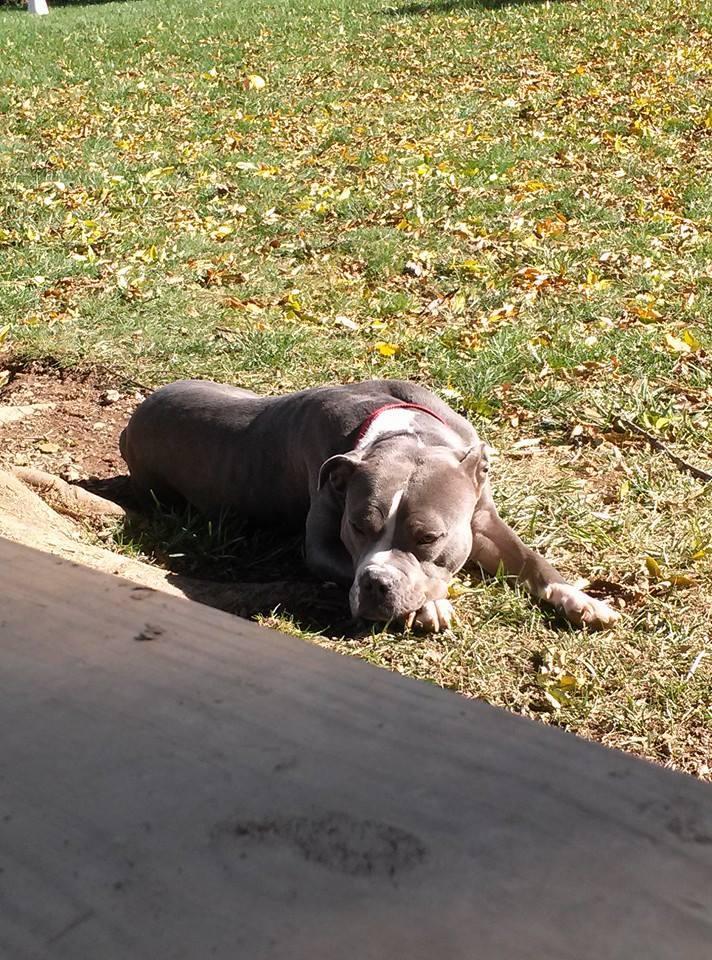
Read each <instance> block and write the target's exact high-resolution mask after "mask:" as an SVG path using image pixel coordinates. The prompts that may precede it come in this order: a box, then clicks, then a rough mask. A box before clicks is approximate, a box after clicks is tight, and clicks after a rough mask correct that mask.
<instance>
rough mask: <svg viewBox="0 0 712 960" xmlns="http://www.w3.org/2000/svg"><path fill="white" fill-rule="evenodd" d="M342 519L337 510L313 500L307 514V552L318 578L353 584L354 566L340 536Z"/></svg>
mask: <svg viewBox="0 0 712 960" xmlns="http://www.w3.org/2000/svg"><path fill="white" fill-rule="evenodd" d="M340 521H341V518H340V516H339V515H338V513H336V512H335V511H332V510H330V509H328V507H326V506H325V505H323V504H320V503H314V502H313V503H312V506H311V509H310V510H309V514H308V516H307V522H306V534H305V539H304V555H305V559H306V562H307V566H308V567H309V569H310V570H311V572H312V573H313V574H314V576H315V577H319V579H320V580H324V581H326V582H333V583H340V584H343V585H344V586H346V587H350V586H351V584H352V582H353V579H354V565H353V560H352V559H351V555H350V554H349V552H348V550H347V549H346V547H345V546H344V545H343V543H342V542H341V537H340V536H339V525H340Z"/></svg>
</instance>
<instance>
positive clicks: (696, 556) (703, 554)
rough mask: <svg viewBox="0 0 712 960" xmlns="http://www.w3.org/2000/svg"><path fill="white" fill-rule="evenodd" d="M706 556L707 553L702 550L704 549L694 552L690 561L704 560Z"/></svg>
mask: <svg viewBox="0 0 712 960" xmlns="http://www.w3.org/2000/svg"><path fill="white" fill-rule="evenodd" d="M706 556H707V551H706V550H704V549H703V550H696V551H695V552H694V553H693V554H692V559H693V560H704V558H705V557H706Z"/></svg>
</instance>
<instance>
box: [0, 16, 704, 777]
mask: <svg viewBox="0 0 712 960" xmlns="http://www.w3.org/2000/svg"><path fill="white" fill-rule="evenodd" d="M710 89H712V7H710V5H709V3H707V2H706V0H685V2H680V0H628V2H625V3H621V2H619V0H581V2H566V0H561V2H552V3H537V2H530V3H527V2H510V3H506V2H502V3H497V2H494V0H491V2H486V0H482V2H475V0H470V2H458V0H430V2H407V0H406V2H403V0H350V2H349V3H345V2H339V0H302V2H301V3H297V2H294V0H291V2H290V0H260V2H254V0H222V2H215V3H212V2H211V3H207V2H203V3H198V2H195V0H192V2H191V0H166V2H161V3H158V2H156V0H126V2H117V3H106V4H86V5H84V4H79V3H77V4H70V5H67V6H58V5H57V6H54V7H53V9H52V12H51V15H50V16H49V17H47V18H33V17H31V16H29V15H27V14H25V13H24V12H21V11H19V10H16V9H11V8H7V7H5V8H0V177H1V184H2V185H1V186H0V339H2V341H3V342H2V349H3V351H4V353H3V355H2V357H0V368H2V367H3V366H9V365H10V363H11V361H12V362H13V363H22V362H25V361H29V360H32V359H51V360H52V361H53V362H54V363H58V364H60V365H61V366H62V367H64V368H67V369H74V368H78V369H85V368H87V367H93V368H96V367H100V368H105V369H107V370H110V371H113V373H114V375H119V377H123V378H125V380H126V382H127V383H129V382H130V383H141V384H158V383H161V382H165V381H168V380H171V379H174V378H177V377H182V376H200V377H208V376H209V377H212V378H215V379H221V380H227V381H230V382H234V383H238V384H241V385H244V386H247V387H250V388H252V389H255V390H258V391H263V392H278V391H284V390H289V389H293V388H300V387H304V386H308V385H310V384H316V383H322V382H325V381H336V380H341V381H344V380H350V379H359V378H368V377H378V376H387V377H403V378H409V379H415V380H418V381H421V382H423V383H425V384H427V385H429V386H430V387H431V388H433V389H435V390H436V391H438V392H440V393H441V394H442V395H443V396H445V397H446V398H447V399H448V400H449V402H450V403H451V404H452V405H453V406H454V407H455V408H456V409H458V410H460V411H461V412H463V413H465V414H466V415H468V416H469V417H470V418H471V419H472V421H473V423H475V425H476V426H477V428H478V430H479V431H480V432H481V434H482V436H483V437H485V438H486V439H487V440H488V441H489V442H490V443H491V444H492V445H493V446H494V447H495V448H496V451H497V456H496V459H495V462H494V469H493V473H494V484H495V491H496V499H497V501H498V504H499V506H500V508H501V511H502V513H503V515H504V516H505V518H506V519H507V520H508V521H509V522H510V523H512V524H513V525H514V526H515V527H516V529H517V530H518V531H519V532H520V533H521V535H522V536H523V537H524V538H525V539H526V540H527V541H528V542H529V543H530V544H532V545H533V546H536V547H537V548H538V549H540V550H542V551H544V552H545V553H546V555H547V556H548V557H549V558H550V559H552V560H553V561H554V562H555V563H557V564H558V565H559V566H560V567H561V568H562V569H563V570H565V571H566V572H567V573H568V574H570V575H571V576H572V577H574V578H577V577H583V578H586V579H587V580H589V581H599V583H598V586H599V588H600V589H601V591H602V593H604V594H605V593H608V594H609V595H611V594H613V595H615V596H618V597H619V598H620V599H621V601H622V602H624V603H625V612H624V617H623V618H622V621H621V623H620V624H619V625H618V626H617V627H616V628H615V629H614V630H612V631H608V632H605V633H598V634H587V633H586V632H582V631H577V630H573V629H570V628H568V627H566V626H564V625H562V624H561V623H559V622H557V621H556V620H555V619H553V618H552V617H551V616H550V615H549V614H548V613H547V612H546V611H542V610H540V609H539V608H537V607H535V606H533V605H532V604H531V602H530V601H529V600H528V599H527V598H526V597H525V596H523V595H519V594H518V593H517V592H515V591H513V590H509V589H507V588H505V587H503V586H502V585H500V584H497V583H486V584H480V583H470V582H469V581H467V580H463V581H462V582H459V583H458V584H456V589H455V592H456V593H457V594H458V599H457V612H458V616H459V623H458V625H457V627H456V629H455V630H454V631H453V632H452V633H451V634H448V635H445V636H442V637H427V638H422V637H418V636H414V635H412V636H411V635H398V634H393V633H389V632H387V631H375V630H374V631H373V633H372V634H370V635H366V636H356V637H349V636H341V635H339V634H338V633H337V634H336V635H334V631H333V630H331V631H330V630H328V629H324V630H323V631H322V633H321V634H316V633H314V632H312V631H310V630H306V629H305V628H304V624H300V622H299V620H298V619H297V618H294V617H290V616H289V612H288V611H284V612H281V613H275V614H274V616H272V617H270V618H268V622H270V623H272V624H274V625H276V626H278V627H280V628H282V629H286V630H289V631H292V632H296V633H297V634H299V635H300V636H304V637H307V638H308V639H311V640H313V641H315V642H319V643H323V644H324V645H327V646H330V647H332V648H335V649H338V650H340V651H342V652H344V653H349V654H356V655H359V656H362V657H364V658H366V659H368V660H371V661H372V662H374V663H378V664H381V665H384V666H386V667H389V668H391V669H394V670H398V671H400V672H402V673H406V674H408V675H411V676H417V677H421V678H425V679H428V680H431V681H433V682H435V683H439V684H442V685H444V686H448V687H451V688H453V689H455V690H458V691H460V692H462V693H463V694H465V695H467V696H475V697H482V698H485V699H486V700H488V701H490V702H491V703H495V704H499V705H501V706H504V707H506V708H508V709H510V710H514V711H517V712H520V713H523V714H526V715H530V716H536V717H538V718H540V719H542V720H543V721H545V722H549V723H555V724H558V725H560V726H563V727H565V728H567V729H570V730H573V731H576V732H578V733H580V734H582V735H584V736H588V737H592V738H595V739H597V740H600V741H602V742H604V743H608V744H611V745H614V746H617V747H620V748H622V749H625V750H629V751H631V752H634V753H638V754H641V755H645V756H647V757H650V758H651V759H654V760H657V761H660V762H662V763H664V764H666V765H669V766H673V767H677V768H680V769H685V770H688V771H690V772H692V773H697V774H698V775H700V776H703V777H710V776H711V774H710V766H712V761H710V756H711V755H712V640H711V636H710V618H711V614H712V508H711V504H710V499H711V495H712V485H710V484H708V485H707V486H705V485H704V484H703V483H702V482H701V481H700V480H698V479H696V478H695V477H694V476H692V475H691V474H690V473H689V472H688V471H686V470H684V469H678V467H677V466H676V465H675V463H673V461H672V460H671V459H670V458H669V457H668V456H667V455H666V454H665V452H664V451H663V452H661V451H659V450H658V451H656V450H654V449H652V448H651V447H650V446H649V445H648V443H647V442H646V440H645V439H644V437H642V436H641V435H640V434H639V433H638V432H636V430H635V429H633V427H631V426H630V425H631V424H633V425H635V426H637V427H638V428H642V429H643V430H645V431H647V432H648V433H649V434H651V435H653V436H654V437H655V438H657V439H658V440H659V441H660V442H661V443H662V444H663V445H664V447H665V448H666V449H667V450H668V451H669V452H670V453H674V454H676V455H677V456H678V457H680V458H682V459H683V460H684V461H686V462H688V463H690V464H694V465H696V466H698V467H701V468H704V469H707V470H710V469H711V468H710V463H711V461H712V100H711V99H710ZM620 417H622V418H624V420H625V421H626V423H623V422H621V420H620V419H619V418H620ZM120 540H121V538H118V540H117V548H121V544H120V542H119V541H120ZM124 548H125V547H124Z"/></svg>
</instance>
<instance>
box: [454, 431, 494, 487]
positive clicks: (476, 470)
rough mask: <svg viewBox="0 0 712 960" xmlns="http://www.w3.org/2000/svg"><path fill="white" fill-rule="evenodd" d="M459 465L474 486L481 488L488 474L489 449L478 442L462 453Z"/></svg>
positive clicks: (481, 442) (484, 444) (480, 441)
mask: <svg viewBox="0 0 712 960" xmlns="http://www.w3.org/2000/svg"><path fill="white" fill-rule="evenodd" d="M460 463H461V464H462V466H463V468H464V469H465V471H466V472H467V474H468V476H470V477H471V478H472V482H473V483H474V484H475V486H477V487H481V486H482V485H483V484H484V482H485V481H486V479H487V474H488V472H489V447H488V446H487V444H486V443H484V442H483V441H482V440H478V441H477V443H474V444H473V445H472V446H471V447H468V448H467V450H465V451H464V452H463V454H462V456H461V457H460Z"/></svg>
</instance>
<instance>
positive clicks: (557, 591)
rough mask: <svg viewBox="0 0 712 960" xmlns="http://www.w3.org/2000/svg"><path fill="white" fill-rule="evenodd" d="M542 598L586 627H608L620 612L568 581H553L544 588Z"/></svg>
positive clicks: (618, 616)
mask: <svg viewBox="0 0 712 960" xmlns="http://www.w3.org/2000/svg"><path fill="white" fill-rule="evenodd" d="M544 599H545V600H546V601H547V603H551V604H552V605H553V606H555V607H556V608H557V609H558V610H561V612H562V613H563V614H564V616H565V617H566V618H567V619H568V620H570V621H571V622H572V623H575V624H578V625H579V626H581V625H584V624H585V625H586V626H587V627H610V626H611V625H612V624H614V623H615V622H616V620H618V619H619V618H620V613H619V612H618V611H617V610H614V609H613V607H609V606H608V604H607V603H604V602H603V601H602V600H596V598H595V597H589V595H588V594H587V593H584V592H583V590H579V589H578V588H577V587H574V586H572V585H571V584H570V583H553V584H551V585H550V586H549V587H547V588H546V591H545V593H544Z"/></svg>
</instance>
